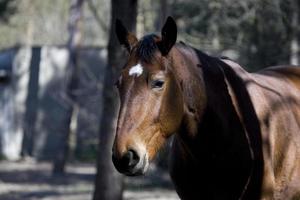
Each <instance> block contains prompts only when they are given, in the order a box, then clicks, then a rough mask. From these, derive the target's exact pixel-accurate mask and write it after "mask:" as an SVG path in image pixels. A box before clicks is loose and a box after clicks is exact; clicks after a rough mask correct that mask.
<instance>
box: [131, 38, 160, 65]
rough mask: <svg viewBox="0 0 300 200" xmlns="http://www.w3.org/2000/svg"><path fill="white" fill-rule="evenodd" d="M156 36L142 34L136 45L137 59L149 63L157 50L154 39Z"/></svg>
mask: <svg viewBox="0 0 300 200" xmlns="http://www.w3.org/2000/svg"><path fill="white" fill-rule="evenodd" d="M157 38H158V36H157V35H155V34H149V35H146V36H144V37H143V38H142V39H141V40H140V41H139V43H138V45H137V50H136V54H137V57H138V59H140V60H141V61H143V62H146V63H151V60H152V59H153V58H154V54H155V52H156V51H157V50H158V46H157V44H156V41H155V39H157Z"/></svg>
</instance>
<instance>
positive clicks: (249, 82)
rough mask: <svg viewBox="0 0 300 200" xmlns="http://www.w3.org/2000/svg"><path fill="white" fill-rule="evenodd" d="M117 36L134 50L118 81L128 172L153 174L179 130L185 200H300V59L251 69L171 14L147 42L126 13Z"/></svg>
mask: <svg viewBox="0 0 300 200" xmlns="http://www.w3.org/2000/svg"><path fill="white" fill-rule="evenodd" d="M116 35H117V38H118V40H119V42H120V44H121V45H123V46H124V47H125V48H126V49H127V51H128V58H127V61H126V64H125V65H124V67H123V68H122V71H121V73H120V76H119V79H118V81H117V83H116V86H117V88H118V91H119V96H120V109H119V115H118V120H117V128H116V135H115V140H114V143H113V149H112V162H113V163H114V166H115V168H116V169H117V170H118V171H119V172H120V173H123V174H125V175H128V176H137V175H143V174H145V173H146V171H147V169H148V167H149V163H150V162H151V161H152V160H153V159H154V158H155V156H156V154H157V152H158V151H159V149H161V148H162V146H163V145H164V144H165V143H166V141H167V140H169V138H173V139H172V147H171V150H170V160H169V161H170V164H169V168H170V169H169V171H170V176H171V179H172V181H173V183H174V186H175V189H176V191H177V193H178V195H179V197H180V198H181V199H183V200H194V199H213V200H214V199H217V200H220V199H222V200H227V199H230V200H232V199H249V200H256V199H266V200H267V199H282V200H283V199H284V200H286V199H300V67H296V66H276V67H269V68H266V69H264V70H261V71H258V72H256V73H249V72H247V71H246V70H244V69H243V68H242V67H241V66H240V65H239V64H237V63H236V62H234V61H232V60H230V59H227V58H218V57H213V56H209V55H208V54H206V53H204V52H202V51H200V50H198V49H195V48H193V47H191V46H189V45H187V44H185V43H183V42H178V43H177V42H176V40H177V26H176V23H175V21H174V19H172V18H171V17H168V18H167V20H166V22H165V24H164V26H163V28H162V30H161V36H158V35H156V34H149V35H146V36H144V37H142V38H141V39H140V40H138V39H137V38H136V36H135V35H134V34H133V33H131V32H129V31H128V30H127V29H126V28H125V26H124V25H123V24H122V22H121V21H120V20H117V21H116ZM171 136H172V137H171Z"/></svg>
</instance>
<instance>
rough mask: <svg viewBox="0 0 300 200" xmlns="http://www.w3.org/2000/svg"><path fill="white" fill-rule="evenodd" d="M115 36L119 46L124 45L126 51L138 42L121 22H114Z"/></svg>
mask: <svg viewBox="0 0 300 200" xmlns="http://www.w3.org/2000/svg"><path fill="white" fill-rule="evenodd" d="M115 28H116V34H117V37H118V40H119V42H120V44H121V45H124V46H125V47H126V49H127V50H128V51H130V50H131V49H132V47H133V46H134V45H135V44H136V43H137V42H138V40H137V38H136V37H135V35H134V34H132V33H130V32H129V31H128V30H127V29H126V28H125V26H124V25H123V23H122V22H121V20H119V19H117V20H116V27H115Z"/></svg>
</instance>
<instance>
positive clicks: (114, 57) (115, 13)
mask: <svg viewBox="0 0 300 200" xmlns="http://www.w3.org/2000/svg"><path fill="white" fill-rule="evenodd" d="M137 2H138V1H137V0H112V1H111V25H110V37H109V42H108V47H107V50H108V66H107V68H106V71H105V78H104V88H105V89H104V91H103V98H104V99H103V103H104V105H103V111H102V113H103V116H102V118H101V121H100V131H99V147H98V159H97V175H96V180H95V189H94V197H93V199H94V200H120V199H122V191H123V181H122V176H121V175H120V174H119V173H118V172H117V171H116V170H115V168H114V166H113V164H112V161H111V153H112V144H113V139H114V135H115V126H116V123H115V122H116V117H117V110H118V98H117V93H116V89H115V87H114V80H116V78H117V76H118V73H119V71H120V69H121V67H122V66H123V64H124V61H125V60H124V55H125V54H124V51H122V48H121V46H120V44H119V42H118V41H117V38H116V35H115V21H116V19H117V18H119V19H121V20H122V21H123V23H124V25H125V26H126V27H127V28H128V29H129V30H130V31H135V29H136V28H135V27H136V18H137Z"/></svg>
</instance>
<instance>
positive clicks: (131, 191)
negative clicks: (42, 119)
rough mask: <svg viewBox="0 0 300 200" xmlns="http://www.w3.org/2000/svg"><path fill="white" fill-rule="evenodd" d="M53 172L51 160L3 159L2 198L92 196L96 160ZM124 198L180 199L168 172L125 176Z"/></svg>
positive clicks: (85, 199) (72, 199)
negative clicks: (14, 160) (38, 161)
mask: <svg viewBox="0 0 300 200" xmlns="http://www.w3.org/2000/svg"><path fill="white" fill-rule="evenodd" d="M66 171H67V172H66V174H64V175H55V176H52V174H51V165H50V164H49V163H34V162H3V161H2V162H0V200H91V199H92V193H93V183H94V175H95V168H94V164H72V165H70V166H68V167H67V170H66ZM125 183H126V184H125V191H124V200H154V199H155V200H178V197H177V195H176V193H175V192H174V190H173V186H172V184H171V182H170V179H169V176H168V174H167V173H166V172H164V171H161V170H158V169H154V168H152V169H151V170H150V172H149V173H148V175H146V176H143V177H131V178H126V179H125Z"/></svg>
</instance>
